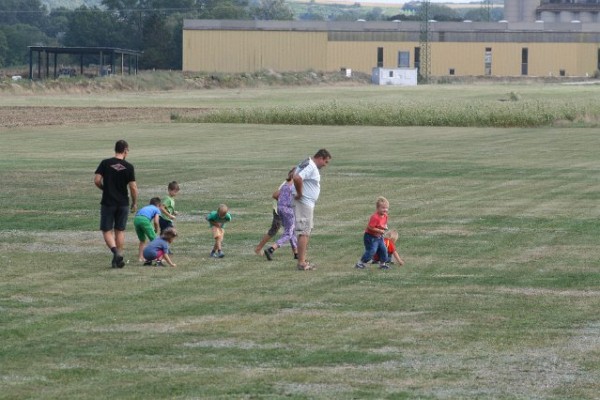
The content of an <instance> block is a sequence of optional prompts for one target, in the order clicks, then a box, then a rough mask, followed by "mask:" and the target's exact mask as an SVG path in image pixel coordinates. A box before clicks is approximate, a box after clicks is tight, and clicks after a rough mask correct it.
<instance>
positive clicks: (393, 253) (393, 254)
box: [372, 230, 404, 265]
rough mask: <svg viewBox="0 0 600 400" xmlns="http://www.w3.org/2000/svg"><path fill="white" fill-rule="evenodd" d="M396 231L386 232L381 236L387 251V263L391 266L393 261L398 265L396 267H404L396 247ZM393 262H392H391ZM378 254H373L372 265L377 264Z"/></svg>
mask: <svg viewBox="0 0 600 400" xmlns="http://www.w3.org/2000/svg"><path fill="white" fill-rule="evenodd" d="M398 236H399V235H398V231H396V230H393V231H387V232H386V233H385V235H383V243H384V244H385V248H386V249H387V255H388V258H387V261H388V262H389V263H390V264H393V263H394V261H395V262H396V263H398V265H404V260H403V259H402V257H400V254H398V250H397V247H396V242H397V241H398ZM392 260H394V261H392ZM379 261H380V260H379V254H378V253H375V254H373V261H372V262H373V263H377V262H379Z"/></svg>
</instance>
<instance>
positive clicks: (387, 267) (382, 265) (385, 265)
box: [379, 264, 390, 269]
mask: <svg viewBox="0 0 600 400" xmlns="http://www.w3.org/2000/svg"><path fill="white" fill-rule="evenodd" d="M379 269H390V266H389V265H387V264H379Z"/></svg>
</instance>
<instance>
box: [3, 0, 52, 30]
mask: <svg viewBox="0 0 600 400" xmlns="http://www.w3.org/2000/svg"><path fill="white" fill-rule="evenodd" d="M47 14H48V10H47V9H46V7H45V6H44V5H42V3H41V2H40V0H0V25H15V24H26V25H31V26H36V27H42V26H43V25H44V22H45V17H46V15H47Z"/></svg>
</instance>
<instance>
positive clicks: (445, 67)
mask: <svg viewBox="0 0 600 400" xmlns="http://www.w3.org/2000/svg"><path fill="white" fill-rule="evenodd" d="M419 46H420V43H418V42H402V43H397V42H334V41H332V42H329V44H328V60H327V69H328V70H329V71H336V70H339V69H340V68H341V67H344V68H351V69H352V70H354V71H362V72H366V73H371V70H372V68H373V67H374V66H376V65H377V48H378V47H383V56H384V59H383V63H384V65H383V66H384V68H397V67H398V52H399V51H408V52H409V53H410V66H411V68H412V67H414V61H415V60H414V52H415V47H419ZM429 48H430V58H431V75H433V76H449V75H450V69H454V75H456V76H479V75H484V74H485V49H486V48H491V53H492V68H491V72H492V76H520V75H521V54H522V49H523V48H527V49H528V54H529V57H528V68H527V69H528V71H527V75H528V76H549V75H554V76H558V75H559V74H560V70H564V71H565V75H566V76H586V74H588V75H590V76H591V75H593V74H594V72H595V71H596V68H597V62H598V44H594V43H473V42H458V43H447V42H446V43H440V42H435V43H430V44H429Z"/></svg>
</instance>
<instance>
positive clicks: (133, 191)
mask: <svg viewBox="0 0 600 400" xmlns="http://www.w3.org/2000/svg"><path fill="white" fill-rule="evenodd" d="M129 194H130V195H131V212H136V211H137V198H138V187H137V183H135V181H131V182H129Z"/></svg>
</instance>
